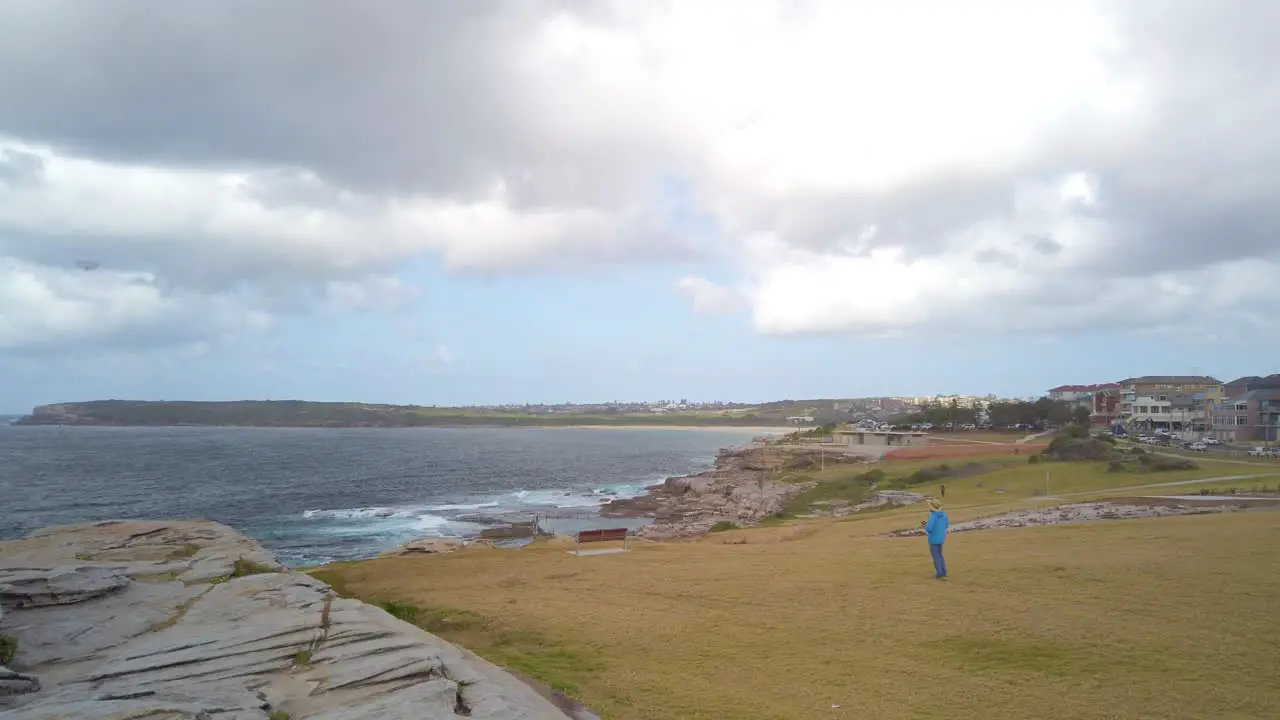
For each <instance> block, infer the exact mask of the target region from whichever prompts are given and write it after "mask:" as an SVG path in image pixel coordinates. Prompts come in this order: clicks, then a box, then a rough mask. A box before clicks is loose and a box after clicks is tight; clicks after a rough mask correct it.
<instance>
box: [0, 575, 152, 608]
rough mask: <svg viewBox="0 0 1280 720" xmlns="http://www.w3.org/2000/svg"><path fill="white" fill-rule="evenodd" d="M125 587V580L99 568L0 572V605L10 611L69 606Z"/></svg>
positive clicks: (126, 580)
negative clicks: (11, 609) (5, 606)
mask: <svg viewBox="0 0 1280 720" xmlns="http://www.w3.org/2000/svg"><path fill="white" fill-rule="evenodd" d="M128 584H129V576H127V575H124V574H122V573H120V572H119V571H117V570H115V569H113V568H109V567H100V566H92V565H90V566H84V567H58V568H50V569H33V570H10V571H5V570H4V569H3V568H0V603H2V604H5V605H8V606H9V607H11V608H15V609H19V608H32V607H44V606H47V605H71V604H74V603H78V602H84V601H85V600H91V599H93V598H96V597H101V596H103V595H106V594H107V593H111V592H114V591H116V590H119V589H120V588H122V587H124V586H126V585H128Z"/></svg>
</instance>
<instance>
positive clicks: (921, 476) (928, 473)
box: [907, 467, 947, 485]
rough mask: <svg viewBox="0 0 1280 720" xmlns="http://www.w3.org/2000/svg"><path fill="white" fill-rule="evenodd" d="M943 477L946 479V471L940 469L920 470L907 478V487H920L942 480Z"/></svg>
mask: <svg viewBox="0 0 1280 720" xmlns="http://www.w3.org/2000/svg"><path fill="white" fill-rule="evenodd" d="M945 477H947V471H946V470H943V469H942V468H941V467H931V468H920V469H919V470H917V471H915V472H913V473H911V474H910V475H909V476H907V485H921V484H923V483H929V482H934V481H936V480H942V479H944V478H945Z"/></svg>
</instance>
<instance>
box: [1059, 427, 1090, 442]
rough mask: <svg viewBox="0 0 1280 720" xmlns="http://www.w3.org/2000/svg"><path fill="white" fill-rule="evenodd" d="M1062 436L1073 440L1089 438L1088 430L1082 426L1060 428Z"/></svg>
mask: <svg viewBox="0 0 1280 720" xmlns="http://www.w3.org/2000/svg"><path fill="white" fill-rule="evenodd" d="M1062 436H1063V437H1068V438H1072V439H1075V440H1084V439H1086V438H1088V437H1089V428H1087V427H1085V426H1083V425H1068V426H1066V427H1064V428H1062Z"/></svg>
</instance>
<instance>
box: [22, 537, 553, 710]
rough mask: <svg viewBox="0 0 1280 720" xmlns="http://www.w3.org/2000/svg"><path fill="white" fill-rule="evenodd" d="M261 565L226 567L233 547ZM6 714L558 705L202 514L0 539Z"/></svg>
mask: <svg viewBox="0 0 1280 720" xmlns="http://www.w3.org/2000/svg"><path fill="white" fill-rule="evenodd" d="M240 559H244V560H247V561H249V562H250V563H253V565H252V569H254V570H260V571H265V572H258V573H256V574H248V575H243V576H242V577H231V576H232V575H233V574H234V572H235V564H236V561H237V560H240ZM0 607H3V611H2V612H0V635H7V636H11V637H13V638H15V639H16V640H17V641H18V650H17V654H16V656H15V658H14V660H13V662H11V663H10V664H9V665H10V666H9V667H8V668H4V667H0V716H3V717H4V718H5V719H6V720H37V719H39V720H44V719H45V718H66V719H68V720H106V719H107V718H111V719H112V720H126V719H129V718H143V717H147V718H173V719H177V718H191V719H193V720H194V719H198V718H212V717H217V718H219V719H220V720H241V719H244V720H248V719H250V718H252V719H253V720H263V719H265V718H267V717H268V714H269V713H270V712H272V711H281V712H286V713H288V714H289V717H290V718H292V719H293V720H299V719H300V718H324V719H325V720H354V719H355V718H371V717H376V718H378V719H379V720H399V719H400V718H406V719H407V718H415V719H419V720H437V719H450V718H458V717H470V718H488V719H490V720H565V718H566V717H567V716H566V715H565V714H564V713H563V712H561V711H560V710H558V709H557V708H556V707H555V706H554V705H552V704H551V703H550V702H549V701H547V700H545V699H543V697H542V696H541V695H539V694H538V692H537V691H535V690H534V689H533V688H531V687H529V686H528V685H526V684H524V683H523V682H522V681H520V680H518V679H516V678H515V677H513V676H511V675H509V674H507V673H506V672H504V671H503V670H501V669H500V668H498V667H496V666H494V665H492V664H490V663H488V662H486V661H484V660H483V659H481V658H479V657H477V656H476V655H474V654H473V653H470V652H468V651H467V650H464V649H462V648H459V647H457V646H455V645H451V644H450V643H447V642H445V641H444V640H441V639H440V638H437V637H435V636H434V635H431V634H429V633H427V632H425V631H423V630H421V629H419V628H417V627H414V626H412V625H409V624H407V623H404V622H401V621H399V620H397V619H395V618H393V617H391V616H390V615H388V614H387V613H385V612H383V611H382V610H380V609H378V608H375V607H373V606H371V605H366V604H364V603H362V602H359V601H356V600H349V599H344V598H338V597H335V596H334V594H333V593H332V592H331V590H330V588H329V587H328V586H326V585H325V584H324V583H322V582H320V581H318V580H315V579H314V578H311V577H310V576H307V575H304V574H301V573H297V572H292V571H288V570H286V569H284V568H283V567H282V566H281V565H280V564H279V563H278V562H277V561H276V560H275V558H274V557H272V556H271V555H270V553H268V552H267V551H266V550H264V549H263V548H262V547H261V546H260V545H258V544H257V543H256V542H254V541H252V540H249V539H248V538H246V537H244V536H242V535H240V534H238V533H236V532H235V531H233V530H231V529H230V528H228V527H226V526H223V525H219V524H217V523H212V522H206V521H190V522H135V521H129V522H110V523H95V524H91V525H75V526H64V527H60V528H51V529H47V530H43V531H40V532H38V533H35V534H33V535H31V536H29V537H27V538H24V539H21V540H14V541H10V542H5V543H0Z"/></svg>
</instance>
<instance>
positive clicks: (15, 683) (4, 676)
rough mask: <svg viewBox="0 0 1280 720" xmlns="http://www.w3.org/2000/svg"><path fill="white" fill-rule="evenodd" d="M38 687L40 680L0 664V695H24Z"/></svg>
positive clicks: (36, 689)
mask: <svg viewBox="0 0 1280 720" xmlns="http://www.w3.org/2000/svg"><path fill="white" fill-rule="evenodd" d="M39 689H40V681H39V680H38V679H36V678H33V677H31V676H30V675H23V674H22V673H18V672H14V671H12V670H10V669H9V668H7V667H5V666H3V665H0V697H4V696H7V695H24V694H26V693H33V692H36V691H38V690H39Z"/></svg>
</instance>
